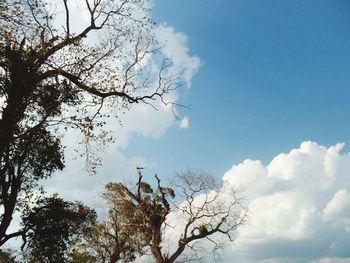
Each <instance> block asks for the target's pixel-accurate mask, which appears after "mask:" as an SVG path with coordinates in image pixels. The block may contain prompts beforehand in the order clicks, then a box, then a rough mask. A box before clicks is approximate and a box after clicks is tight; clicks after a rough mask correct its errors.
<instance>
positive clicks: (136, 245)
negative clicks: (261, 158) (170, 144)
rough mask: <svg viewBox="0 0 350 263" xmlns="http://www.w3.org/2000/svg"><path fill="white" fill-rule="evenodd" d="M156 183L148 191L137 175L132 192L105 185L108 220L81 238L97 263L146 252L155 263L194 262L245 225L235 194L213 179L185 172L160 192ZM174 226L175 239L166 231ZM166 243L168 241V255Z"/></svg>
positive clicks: (118, 185) (127, 259)
mask: <svg viewBox="0 0 350 263" xmlns="http://www.w3.org/2000/svg"><path fill="white" fill-rule="evenodd" d="M139 172H140V171H139ZM156 181H157V184H156V186H155V187H152V186H151V185H150V184H149V183H147V182H146V181H144V180H143V177H142V175H141V173H139V180H138V182H137V184H136V187H128V186H126V185H124V184H122V183H109V184H107V185H106V191H105V193H104V194H103V197H104V199H105V200H106V201H107V207H108V218H107V220H106V221H103V222H101V223H99V224H97V226H96V228H95V231H93V232H90V233H89V234H88V235H87V236H85V238H86V240H85V242H86V248H88V249H91V250H92V251H94V254H95V255H96V258H97V259H99V260H100V261H97V262H109V263H115V262H118V261H119V260H122V262H130V261H133V260H135V259H136V258H137V257H142V256H144V255H145V254H147V253H148V252H150V253H151V254H152V256H153V258H154V260H155V262H157V263H172V262H177V261H178V260H179V259H180V258H184V257H185V256H186V255H187V256H189V255H188V253H185V252H186V251H185V250H186V249H187V250H190V251H191V252H192V253H190V254H192V255H191V256H195V257H196V256H197V255H196V254H197V253H198V252H199V247H200V244H203V242H209V244H206V247H207V246H210V244H211V245H212V247H213V250H214V251H216V250H217V249H220V248H221V247H222V243H223V239H222V236H227V237H228V239H229V240H233V236H232V234H233V232H234V230H235V229H236V228H238V227H239V226H241V225H242V224H243V223H244V222H245V219H246V215H247V211H246V209H245V208H244V207H243V206H242V204H241V199H240V198H239V196H238V194H237V193H235V192H234V191H228V189H225V188H224V187H220V186H218V185H217V184H216V183H215V180H214V178H213V177H212V176H209V175H206V174H204V173H202V172H193V171H186V172H185V173H182V174H179V175H178V176H177V179H176V182H177V183H176V185H174V187H175V188H174V189H173V188H170V187H165V186H163V185H162V184H161V181H160V179H159V177H158V176H156ZM176 193H177V194H178V195H179V198H177V200H176V199H175V194H176ZM228 196H229V198H228ZM175 218H178V219H179V218H181V219H179V221H178V222H177V221H174V219H175ZM177 224H178V225H181V230H179V231H177V232H176V231H175V233H176V234H177V235H178V236H177V237H176V236H175V235H174V232H171V231H170V232H169V230H171V229H172V228H173V227H174V226H175V225H177ZM169 235H171V236H169ZM165 239H168V240H169V239H170V240H171V241H172V242H171V243H172V245H171V246H170V249H167V248H166V247H167V246H165V245H164V244H165V243H164V242H165ZM175 240H176V241H175ZM174 241H175V242H174Z"/></svg>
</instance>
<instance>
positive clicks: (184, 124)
mask: <svg viewBox="0 0 350 263" xmlns="http://www.w3.org/2000/svg"><path fill="white" fill-rule="evenodd" d="M189 125H190V119H189V118H188V117H187V116H185V117H184V118H183V119H182V120H181V121H180V129H187V128H188V127H189Z"/></svg>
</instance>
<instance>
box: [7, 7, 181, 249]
mask: <svg viewBox="0 0 350 263" xmlns="http://www.w3.org/2000/svg"><path fill="white" fill-rule="evenodd" d="M74 4H80V6H79V8H80V9H81V10H82V11H81V13H80V15H81V18H84V19H81V20H80V22H81V23H77V21H76V20H74V19H76V18H75V17H76V16H78V15H77V14H74V15H73V12H75V11H74ZM153 25H154V24H153V21H152V19H151V18H150V16H149V12H148V3H147V1H146V0H117V1H114V0H94V1H90V0H85V1H67V0H62V1H45V0H3V1H1V2H0V103H1V106H0V116H1V119H0V206H1V211H2V214H1V216H0V246H1V245H3V244H4V243H5V242H7V241H8V240H9V239H10V238H12V237H15V236H19V235H22V234H23V231H22V230H19V231H17V232H13V233H8V232H7V231H8V228H9V226H10V224H11V222H12V217H13V213H14V211H15V210H23V209H24V207H23V204H25V202H23V200H24V199H25V198H27V197H28V196H30V195H31V194H32V192H33V191H34V188H36V187H37V185H38V180H40V179H43V178H47V177H49V176H51V175H52V174H53V173H54V172H55V171H59V170H62V169H63V168H64V149H63V147H62V144H61V138H62V132H63V131H64V129H69V128H73V129H77V130H79V131H81V132H82V133H83V135H84V140H83V141H84V142H85V143H86V145H87V147H86V151H85V157H86V160H87V165H88V167H89V169H90V170H91V171H92V172H94V171H95V169H96V162H97V160H96V159H95V158H94V155H93V154H91V152H90V148H89V147H88V146H89V144H90V143H91V142H92V141H94V140H98V141H99V143H100V144H103V143H104V142H105V141H108V140H110V137H109V136H108V134H107V132H106V128H105V125H106V122H108V121H107V118H108V117H109V116H114V117H115V116H118V114H120V113H121V112H123V111H124V110H127V109H129V108H130V107H131V105H132V104H134V103H146V104H150V105H152V103H153V102H154V101H156V100H159V101H161V102H162V103H171V102H168V101H166V98H165V97H166V94H168V93H169V92H171V91H172V90H173V89H175V88H176V86H177V83H176V80H175V78H176V77H175V76H173V75H172V74H171V73H170V71H169V68H170V66H171V63H170V61H169V60H167V59H166V58H164V57H163V56H162V55H161V54H160V52H159V47H158V44H157V42H156V41H155V38H154V36H153V31H152V27H153ZM150 57H154V58H155V60H157V61H160V63H153V64H152V66H150V65H149V64H148V63H147V61H148V60H149V59H150ZM155 65H159V67H157V66H155ZM82 154H84V153H82ZM22 199H23V200H22Z"/></svg>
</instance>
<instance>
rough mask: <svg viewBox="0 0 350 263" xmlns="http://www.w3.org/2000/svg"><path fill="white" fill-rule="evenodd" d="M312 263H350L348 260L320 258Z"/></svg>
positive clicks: (349, 259)
mask: <svg viewBox="0 0 350 263" xmlns="http://www.w3.org/2000/svg"><path fill="white" fill-rule="evenodd" d="M312 263H350V258H322V259H319V260H316V261H313V262H312Z"/></svg>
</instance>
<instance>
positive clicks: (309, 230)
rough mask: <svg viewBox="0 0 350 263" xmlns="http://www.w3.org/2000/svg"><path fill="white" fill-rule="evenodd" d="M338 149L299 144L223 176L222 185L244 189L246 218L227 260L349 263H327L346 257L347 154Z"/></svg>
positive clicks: (349, 202) (349, 223)
mask: <svg viewBox="0 0 350 263" xmlns="http://www.w3.org/2000/svg"><path fill="white" fill-rule="evenodd" d="M343 148H344V144H343V143H342V144H336V145H334V146H331V147H328V148H327V147H325V146H321V145H318V144H317V143H315V142H310V141H309V142H303V143H302V144H301V145H300V147H299V148H296V149H293V150H291V151H290V152H289V153H281V154H279V155H277V156H276V157H275V158H273V160H272V161H271V162H270V163H269V164H267V165H264V164H262V163H261V161H254V160H245V161H244V162H242V163H240V164H237V165H234V166H233V167H232V168H231V169H230V170H229V171H227V172H226V173H225V175H224V177H223V182H224V184H225V185H230V186H232V187H234V188H238V189H243V191H244V193H245V195H246V200H247V205H248V208H249V211H250V218H249V222H248V224H246V225H245V226H243V227H241V228H240V229H239V230H238V231H237V236H236V240H235V242H234V244H233V245H231V246H230V247H229V249H228V250H227V251H226V254H227V255H231V256H235V257H237V258H241V262H311V261H312V260H314V259H313V258H320V260H321V261H315V262H348V261H344V260H346V259H344V260H343V259H339V260H341V261H336V260H335V261H332V260H333V258H336V257H339V258H344V257H349V256H350V251H349V250H348V247H347V245H346V244H347V243H348V240H349V238H350V233H349V230H350V213H349V210H350V209H349V208H350V193H349V191H350V178H349V177H350V153H342V152H341V151H342V149H343ZM322 258H323V259H322ZM290 259H291V261H288V260H290ZM276 260H277V261H276ZM327 260H328V261H327ZM329 260H331V261H329ZM337 260H338V259H337ZM227 262H229V261H227Z"/></svg>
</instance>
